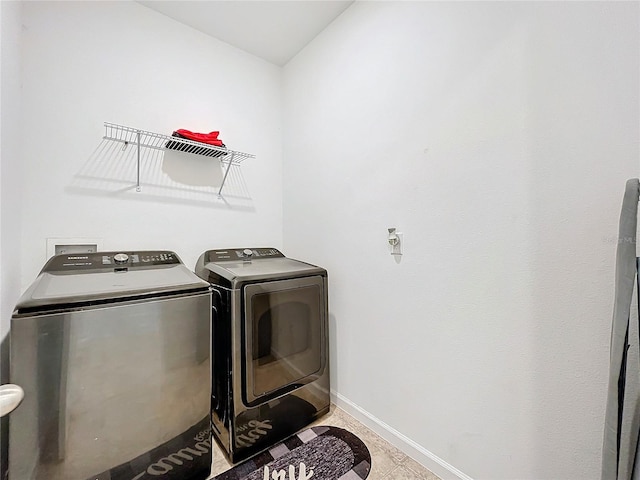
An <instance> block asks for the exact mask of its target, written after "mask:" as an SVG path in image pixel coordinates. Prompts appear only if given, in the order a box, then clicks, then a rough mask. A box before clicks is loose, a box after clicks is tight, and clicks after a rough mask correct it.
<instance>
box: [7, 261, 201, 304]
mask: <svg viewBox="0 0 640 480" xmlns="http://www.w3.org/2000/svg"><path fill="white" fill-rule="evenodd" d="M118 255H121V256H120V257H118ZM114 257H117V258H118V261H117V262H115V261H114V260H113V259H114ZM125 257H127V258H126V259H125ZM107 260H108V261H107ZM207 289H208V284H207V283H206V282H203V281H202V280H201V279H199V278H198V277H197V276H196V275H195V274H194V273H192V272H191V271H189V270H188V269H187V267H185V266H184V265H183V264H182V262H181V261H180V259H179V258H178V257H177V255H175V253H173V252H155V251H154V252H140V253H135V252H130V253H128V254H124V253H116V252H102V253H100V252H99V253H95V254H87V255H57V256H56V257H52V258H51V260H49V262H47V264H46V265H45V267H44V268H43V269H42V272H41V273H40V275H39V276H38V278H36V280H35V281H34V282H33V284H32V285H31V287H29V289H28V290H27V291H26V292H25V293H24V295H22V297H21V298H20V300H19V301H18V304H17V306H16V312H17V313H27V311H28V312H33V311H38V310H50V309H52V308H56V309H59V308H65V307H69V308H72V307H78V306H80V305H82V304H84V305H87V304H95V303H105V302H114V301H122V300H131V299H132V298H133V297H140V296H150V295H161V296H162V295H167V294H170V293H174V292H175V293H180V292H189V291H194V290H202V291H206V290H207Z"/></svg>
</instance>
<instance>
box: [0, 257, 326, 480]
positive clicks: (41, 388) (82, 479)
mask: <svg viewBox="0 0 640 480" xmlns="http://www.w3.org/2000/svg"><path fill="white" fill-rule="evenodd" d="M223 252H227V253H223ZM227 255H228V256H227ZM196 272H197V273H198V275H195V274H194V273H193V272H191V271H190V270H189V269H188V268H187V267H186V266H185V265H184V264H183V263H182V262H181V260H180V259H179V257H178V256H177V255H176V254H175V253H174V252H170V251H136V252H99V253H89V254H73V255H57V256H55V257H52V258H51V259H50V260H49V261H48V262H47V263H46V265H45V266H44V268H43V269H42V271H41V272H40V275H39V276H38V278H37V279H36V280H35V281H34V283H33V284H32V285H31V287H30V288H29V289H28V290H27V291H26V292H25V293H24V295H23V296H22V297H21V299H20V300H19V302H18V305H17V306H16V309H15V311H14V314H13V317H12V320H11V331H10V335H9V338H10V362H9V363H10V377H9V381H10V382H11V383H12V384H17V385H18V386H19V387H21V388H22V390H23V391H24V400H22V402H21V404H20V405H18V407H17V408H16V409H15V410H14V411H13V412H12V413H11V414H10V415H8V417H5V418H4V419H3V423H4V424H5V425H6V423H7V422H6V420H7V418H8V428H3V431H2V434H3V435H4V436H5V437H8V442H7V441H4V440H6V438H3V442H0V443H2V445H3V447H2V448H3V451H2V460H8V461H2V462H0V463H2V464H3V465H4V467H3V468H4V469H5V470H6V467H7V465H8V472H7V471H3V472H1V473H2V476H1V478H8V479H9V480H27V479H33V480H45V479H46V480H89V479H93V480H107V479H109V480H120V479H122V480H125V479H126V480H132V479H136V480H144V479H150V478H158V476H160V477H161V478H167V479H173V478H175V479H180V480H204V479H206V478H207V477H208V476H209V474H210V469H211V464H212V447H213V446H212V444H211V433H213V437H214V438H215V439H216V440H217V441H218V443H219V444H220V446H221V447H222V448H223V449H224V451H225V453H226V454H227V455H228V456H229V458H230V459H231V460H232V461H233V462H238V461H240V460H242V459H244V458H248V457H249V456H251V455H253V454H255V453H257V452H259V451H261V450H263V449H265V448H268V447H269V446H271V445H273V444H274V443H276V442H278V441H279V440H281V439H283V438H285V437H287V436H288V435H290V434H293V433H294V432H295V431H297V430H299V429H300V428H302V427H304V426H305V425H307V424H308V423H310V422H311V421H313V420H314V419H315V418H317V417H318V416H320V415H322V414H324V413H325V412H326V411H328V408H329V369H328V357H327V351H328V348H327V309H326V307H327V292H326V285H327V284H326V278H327V277H326V271H324V270H323V269H320V268H318V267H313V266H311V265H309V264H306V263H303V262H298V261H295V260H291V259H287V258H285V257H284V256H283V255H282V254H281V253H280V252H278V251H277V250H275V249H271V248H268V249H234V250H227V251H224V250H212V251H208V252H205V253H204V254H203V255H202V256H201V257H200V260H199V261H198V264H197V266H196ZM3 401H4V400H3ZM212 427H213V428H212ZM7 432H8V435H7ZM7 444H8V448H7Z"/></svg>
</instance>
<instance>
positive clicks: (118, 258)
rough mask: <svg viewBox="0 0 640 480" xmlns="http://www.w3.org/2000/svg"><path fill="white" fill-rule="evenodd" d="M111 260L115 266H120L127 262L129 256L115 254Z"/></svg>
mask: <svg viewBox="0 0 640 480" xmlns="http://www.w3.org/2000/svg"><path fill="white" fill-rule="evenodd" d="M113 260H114V261H115V262H116V263H117V264H119V265H122V264H123V263H127V262H128V261H129V255H127V254H126V253H116V254H115V255H114V256H113Z"/></svg>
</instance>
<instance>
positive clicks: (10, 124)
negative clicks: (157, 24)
mask: <svg viewBox="0 0 640 480" xmlns="http://www.w3.org/2000/svg"><path fill="white" fill-rule="evenodd" d="M21 9H22V7H21V4H20V2H13V1H3V2H0V21H1V27H0V341H1V340H2V339H4V337H5V335H6V334H7V333H8V331H9V323H10V319H11V312H12V310H13V307H14V305H15V302H16V300H17V298H18V296H19V295H20V264H21V262H20V229H21V226H20V224H21V216H20V211H19V208H18V205H17V199H18V198H19V194H20V183H21V181H22V175H21V171H22V165H21V159H20V139H19V137H20V134H21V130H20V119H21V114H20V35H21V23H20V20H21ZM4 353H7V352H4ZM2 358H4V356H3V357H2Z"/></svg>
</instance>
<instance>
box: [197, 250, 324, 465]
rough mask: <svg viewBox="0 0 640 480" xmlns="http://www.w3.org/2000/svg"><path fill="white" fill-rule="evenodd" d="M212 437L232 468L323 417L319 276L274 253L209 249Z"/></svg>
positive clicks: (201, 262)
mask: <svg viewBox="0 0 640 480" xmlns="http://www.w3.org/2000/svg"><path fill="white" fill-rule="evenodd" d="M195 271H196V273H197V274H198V276H200V277H201V278H203V279H205V280H207V281H208V282H210V283H211V285H212V290H213V298H212V305H213V312H212V313H213V318H212V325H213V357H212V370H213V385H212V388H213V392H212V432H213V436H214V438H215V439H216V440H217V441H218V443H219V444H220V446H221V447H222V449H223V450H224V451H225V452H226V454H227V455H228V456H229V459H230V460H231V461H232V462H233V463H236V462H239V461H241V460H244V459H246V458H248V457H250V456H252V455H254V454H256V453H258V452H260V451H262V450H264V449H266V448H268V447H271V446H272V445H274V444H275V443H277V442H279V441H280V440H282V439H284V438H286V437H288V436H289V435H291V434H293V433H295V432H297V431H298V430H300V429H301V428H303V427H305V426H307V425H308V424H309V423H311V422H313V421H314V420H315V419H316V418H318V417H319V416H321V415H323V414H325V413H326V412H328V411H329V404H330V400H329V353H328V352H329V347H328V321H327V317H328V310H327V271H326V270H325V269H323V268H321V267H317V266H315V265H310V264H308V263H305V262H300V261H298V260H293V259H290V258H286V257H285V256H284V255H283V254H282V253H281V252H279V251H278V250H276V249H275V248H247V249H242V248H236V249H227V250H209V251H207V252H205V253H203V254H202V255H201V256H200V258H199V259H198V262H197V264H196V269H195Z"/></svg>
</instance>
